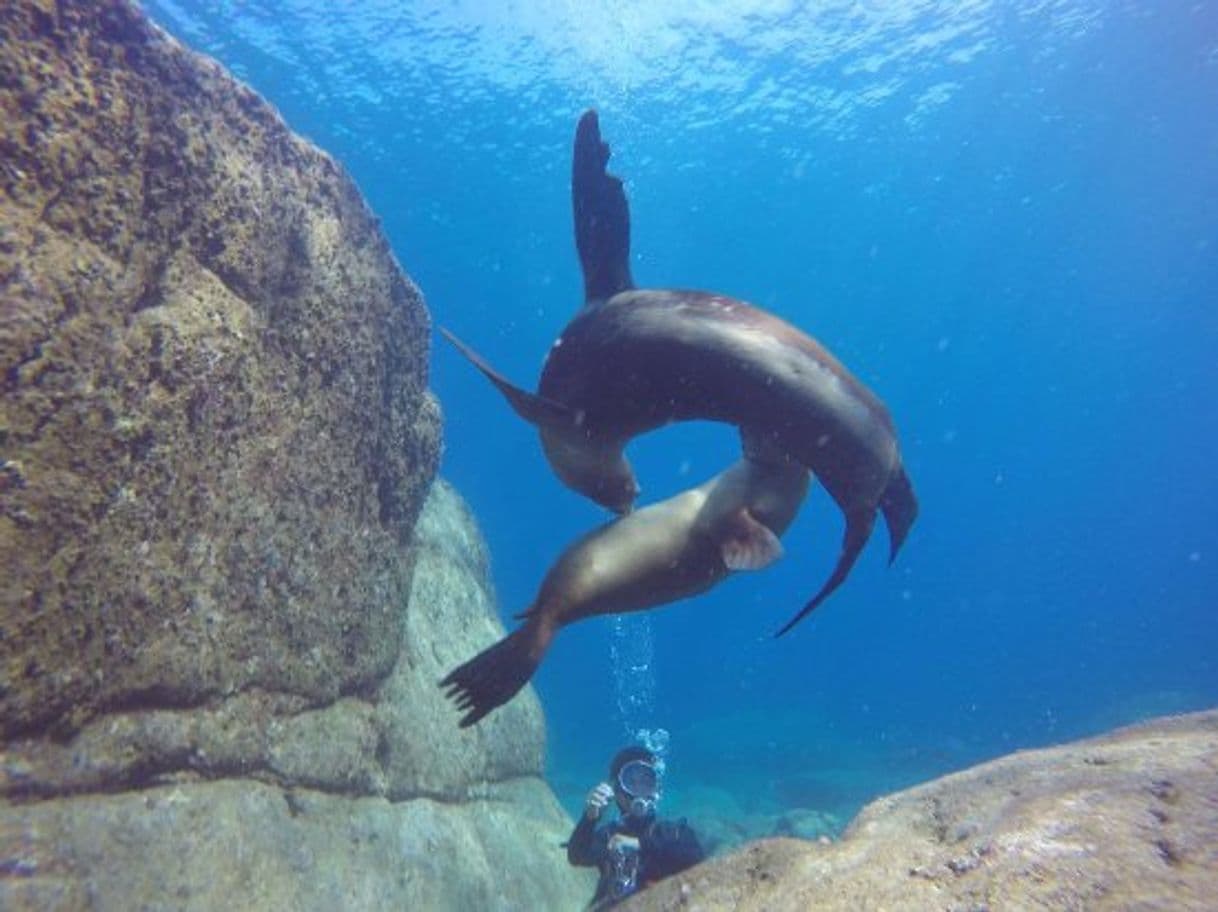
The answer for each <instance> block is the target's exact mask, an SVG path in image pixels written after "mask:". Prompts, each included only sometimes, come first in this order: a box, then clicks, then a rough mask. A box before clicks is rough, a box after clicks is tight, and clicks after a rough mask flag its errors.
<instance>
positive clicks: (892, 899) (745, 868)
mask: <svg viewBox="0 0 1218 912" xmlns="http://www.w3.org/2000/svg"><path fill="white" fill-rule="evenodd" d="M1216 895H1218V710H1215V711H1210V712H1204V713H1195V714H1193V715H1188V716H1178V717H1169V718H1165V719H1160V720H1156V721H1153V722H1147V723H1145V724H1142V725H1136V726H1132V727H1130V728H1126V729H1121V730H1118V731H1116V732H1114V733H1112V734H1110V735H1105V736H1102V737H1098V738H1092V739H1089V740H1086V741H1079V742H1076V743H1073V744H1067V745H1064V746H1061V747H1054V748H1048V749H1045V750H1036V751H1024V752H1020V753H1017V754H1013V755H1011V756H1008V757H1003V758H1001V759H998V760H994V761H992V762H990V763H984V764H982V765H980V766H977V767H974V768H972V769H968V770H965V771H964V772H960V773H956V774H954V775H951V776H946V777H944V778H942V779H938V780H935V781H933V782H929V783H927V784H925V785H921V786H918V787H916V788H912V789H908V790H907V791H903V792H899V793H897V794H895V795H891V796H888V797H886V798H881V799H879V800H878V801H875V802H873V803H872V804H870V805H868V806H867V807H866V808H864V809H863V811H862V812H861V813H860V814H859V815H858V817H857V818H855V820H854V822H853V823H851V825H850V827H849V828H848V829H847V830H846V832H845V834H844V835H843V837H842V839H841V840H840V841H839V842H836V843H832V844H828V845H824V844H818V843H809V842H804V841H800V840H791V839H772V840H763V841H761V842H756V843H752V844H751V845H749V846H747V847H746V848H744V849H742V850H740V851H738V852H736V853H734V854H732V855H728V856H724V857H722V858H719V859H714V860H711V861H709V862H707V863H705V864H703V865H700V866H699V867H697V868H694V869H693V870H691V871H689V872H686V873H685V874H684V875H680V876H678V877H674V878H672V879H670V880H668V881H665V882H663V883H661V884H658V885H656V886H655V887H653V888H651V889H650V890H647V891H646V892H644V893H641V894H639V895H638V896H637V897H634V898H633V899H632V900H631V901H630V902H628V903H626V904H625V905H623V906H622V908H623V910H625V909H631V910H661V909H701V910H706V912H712V910H728V909H731V910H742V912H743V910H763V909H764V910H767V912H771V910H772V912H781V910H792V912H794V910H804V909H824V910H836V909H840V910H857V909H889V910H903V909H908V910H911V912H913V910H919V912H920V910H924V909H946V910H959V912H965V910H987V909H992V910H1000V909H1172V910H1198V912H1200V910H1204V909H1212V908H1213V907H1214V904H1213V900H1214V897H1215V896H1216Z"/></svg>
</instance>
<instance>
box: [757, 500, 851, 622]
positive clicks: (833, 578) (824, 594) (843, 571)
mask: <svg viewBox="0 0 1218 912" xmlns="http://www.w3.org/2000/svg"><path fill="white" fill-rule="evenodd" d="M874 526H875V511H874V510H869V511H868V512H866V513H856V514H854V515H850V514H847V516H846V533H845V535H843V536H842V550H841V553H840V554H839V555H838V557H837V565H836V566H835V567H834V568H833V572H832V573H831V574H829V579H827V580H826V581H825V584H824V585H823V586H821V587H820V592H818V593H816V595H814V596H812V600H811V601H809V602H808V604H806V605H804V607H803V608H802V609H800V612H799V614H797V615H795V617H793V618H791V620H789V621H787V622H786V624H784V625H783V627H782V629H781V630H779V631H778V633H776V634H774V636H775V637H780V636H782V635H783V634H784V633H786V632H787V631H788V630H790V629H791V628H792V627H794V626H795V625H796V624H798V623H799V622H800V621H802V620H803V619H804V618H805V617H807V616H808V614H810V613H811V612H812V610H813V609H814V608H816V606H817V605H819V604H820V603H821V602H823V601H824V600H825V599H827V598H828V597H829V596H830V595H831V594H832V593H833V590H834V589H836V588H837V587H838V586H840V585H841V584H842V583H844V582H845V581H846V577H847V576H849V575H850V569H851V568H852V567H853V566H854V562H855V561H856V560H858V557H859V555H860V554H862V553H863V546H864V545H866V544H867V539H868V538H870V537H871V530H872V528H873V527H874Z"/></svg>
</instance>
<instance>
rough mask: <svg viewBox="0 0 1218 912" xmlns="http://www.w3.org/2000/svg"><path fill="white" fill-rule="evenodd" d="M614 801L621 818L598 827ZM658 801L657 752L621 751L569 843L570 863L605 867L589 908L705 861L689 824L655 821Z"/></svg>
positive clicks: (587, 804) (635, 748)
mask: <svg viewBox="0 0 1218 912" xmlns="http://www.w3.org/2000/svg"><path fill="white" fill-rule="evenodd" d="M610 798H613V799H616V801H617V807H618V811H619V812H620V813H621V817H620V819H619V820H616V821H614V822H612V823H608V824H606V825H605V826H601V827H598V826H597V821H598V820H600V817H601V814H602V812H603V811H604V809H605V807H606V806H607V805H608V804H609V799H610ZM659 800H660V775H659V771H658V770H657V768H656V756H655V754H653V753H652V752H651V751H649V750H647V749H646V748H643V747H638V746H632V747H627V748H624V749H622V750H620V751H618V753H617V756H615V757H614V758H613V762H612V763H611V764H610V765H609V781H608V782H602V783H600V784H599V785H597V786H595V787H594V788H593V789H592V791H590V792H589V793H588V797H587V800H586V802H585V804H584V814H583V816H582V817H580V820H579V823H577V824H576V825H575V830H574V832H572V833H571V839H570V841H569V842H568V843H567V860H568V861H569V862H570V863H571V864H573V865H577V866H587V867H591V866H595V867H597V868H599V869H600V880H599V881H598V882H597V885H596V893H595V895H594V896H593V897H592V903H591V905H590V906H589V908H591V909H607V908H609V907H610V906H612V905H614V904H615V903H617V902H619V901H620V900H622V899H625V898H626V897H627V896H630V895H631V894H632V893H635V892H637V891H639V890H641V889H643V888H644V887H647V886H649V885H650V884H653V883H655V882H656V881H658V880H662V879H664V878H665V877H671V876H672V875H673V874H677V873H679V872H681V871H684V870H685V869H686V868H689V867H692V866H693V865H696V864H697V863H698V862H700V861H701V860H702V859H703V858H705V857H706V856H705V853H704V852H703V851H702V846H701V845H700V844H699V842H698V837H697V836H696V835H695V834H694V831H693V830H692V829H691V828H690V826H689V825H688V824H687V823H686V822H685V821H684V820H680V821H677V822H673V821H669V820H659V819H657V818H656V804H657V803H658V802H659Z"/></svg>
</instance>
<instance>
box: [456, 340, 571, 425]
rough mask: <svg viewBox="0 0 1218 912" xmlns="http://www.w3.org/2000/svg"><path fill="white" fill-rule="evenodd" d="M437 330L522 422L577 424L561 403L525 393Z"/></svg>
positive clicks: (466, 347)
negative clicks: (496, 390) (478, 371)
mask: <svg viewBox="0 0 1218 912" xmlns="http://www.w3.org/2000/svg"><path fill="white" fill-rule="evenodd" d="M438 328H439V330H440V334H441V335H442V336H444V338H445V339H447V340H448V341H449V342H451V343H452V344H453V347H455V348H456V349H457V351H459V352H460V353H461V354H463V355H464V356H465V357H466V358H467V359H468V360H469V362H470V363H471V364H473V365H474V367H476V368H478V370H480V371H482V373H483V374H484V375H485V376H486V378H487V379H488V380H490V381H491V383H493V384H495V388H496V389H498V390H499V392H501V393H502V394H503V398H504V399H506V400H507V401H508V405H510V406H511V407H512V409H513V410H514V411H515V412H516V414H517V415H519V416H520V417H521V418H523V419H524V420H525V421H528V422H529V423H530V424H535V425H537V426H538V427H555V426H562V425H570V424H575V423H577V421H576V419H577V416H576V414H575V412H574V410H573V409H569V408H567V407H566V406H565V405H563V404H562V403H561V402H555V401H554V400H553V399H547V398H546V397H545V396H538V395H537V394H536V393H530V392H529V391H528V390H523V389H521V388H520V387H518V386H516V385H515V384H514V383H512V381H510V380H508V379H507V378H506V377H504V376H503V374H501V373H499V371H497V370H495V369H494V368H493V367H491V366H490V364H489V363H487V361H486V359H484V358H483V357H482V356H481V355H479V354H478V353H477V352H476V351H474V350H473V349H472V348H470V347H469V346H468V345H466V344H465V343H464V342H462V341H461V340H460V339H458V338H457V337H456V336H455V335H453V334H452V333H451V332H449V331H448V330H447V329H445V328H444V327H443V326H441V327H438Z"/></svg>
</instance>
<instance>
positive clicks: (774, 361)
mask: <svg viewBox="0 0 1218 912" xmlns="http://www.w3.org/2000/svg"><path fill="white" fill-rule="evenodd" d="M608 160H609V147H608V145H607V144H606V143H604V142H602V140H601V136H600V128H599V126H598V124H597V117H596V112H595V111H588V112H586V113H585V114H584V115H583V117H582V118H581V119H580V122H579V126H578V129H577V131H576V136H575V154H574V163H573V167H572V178H571V192H572V202H573V208H574V214H575V240H576V246H577V248H578V250H579V256H580V263H581V265H582V267H583V274H584V292H585V298H586V303H585V304H584V307H583V308H582V309H581V310H580V311H579V313H578V314H576V316H575V319H573V320H572V321H571V322H570V323H569V324H568V325H567V327H566V329H564V330H563V332H562V335H560V336H559V337H558V339H557V340H556V341H555V342H554V345H553V347H552V348H551V349H550V352H549V354H548V355H547V357H546V362H545V366H544V367H543V369H542V373H541V379H540V382H539V383H538V389H537V393H536V394H534V393H530V392H527V391H526V390H523V389H521V388H519V387H517V386H515V385H513V384H512V383H511V382H509V381H508V380H506V379H505V378H504V377H502V376H501V375H500V374H498V373H497V372H496V371H495V370H494V369H493V368H491V366H490V365H489V364H487V363H486V362H485V361H483V360H482V359H481V358H480V357H478V355H476V354H475V353H474V352H473V351H472V350H470V349H469V348H468V347H467V346H465V345H464V344H462V343H461V342H460V341H458V340H457V339H456V338H454V337H453V336H452V335H451V334H450V333H447V332H445V335H446V336H447V337H448V338H449V339H450V340H451V341H452V342H453V343H454V344H455V345H456V346H457V347H458V348H459V349H460V350H461V351H462V353H464V354H465V355H466V356H467V357H468V358H469V359H470V360H471V361H473V363H474V364H475V365H476V366H477V367H478V368H479V369H480V370H481V371H482V372H483V373H484V374H486V376H487V377H489V378H490V379H491V381H492V382H493V383H494V384H495V385H496V386H497V387H498V388H499V390H500V391H501V392H502V393H503V394H504V396H505V397H506V398H507V400H508V402H509V403H510V404H511V405H512V407H513V408H514V409H515V410H516V411H517V412H518V413H519V414H520V415H521V416H522V417H524V418H526V419H527V420H529V421H531V422H533V423H534V424H536V425H537V426H538V428H539V430H540V432H541V442H542V447H543V448H544V450H545V453H546V457H547V459H548V460H549V462H550V465H551V466H552V467H553V469H554V471H555V473H556V474H557V475H558V476H559V478H561V479H562V481H563V482H565V483H566V484H567V485H568V486H570V487H572V488H574V489H575V490H577V491H579V492H581V493H583V494H585V495H587V496H588V497H590V498H592V499H593V500H595V501H596V502H597V503H600V504H603V505H604V506H606V507H609V508H610V509H613V510H617V511H619V512H620V511H625V510H628V509H630V506H631V504H632V503H633V501H634V498H635V497H636V496H637V493H638V485H637V484H636V482H635V478H634V472H633V470H632V469H631V468H630V465H629V463H628V462H627V461H626V458H625V456H624V454H623V450H624V448H625V446H626V444H627V443H629V441H630V440H631V439H632V438H634V437H636V436H638V435H639V434H642V433H645V432H647V431H650V430H652V429H654V428H658V427H660V426H662V425H665V424H669V423H671V422H674V421H684V420H691V419H707V420H715V421H725V422H728V423H731V424H735V425H737V426H738V427H739V428H740V430H741V433H742V435H743V437H744V439H745V440H746V442H747V441H750V440H753V441H757V442H759V443H761V444H764V445H767V446H777V447H778V448H780V449H781V450H783V451H785V452H786V453H788V454H790V456H791V457H792V458H794V459H795V460H797V461H798V462H800V463H801V464H803V465H805V466H807V467H808V468H810V469H811V470H812V471H813V472H815V473H816V475H817V477H818V478H819V479H820V480H821V482H822V483H823V484H824V486H825V488H826V490H828V492H829V494H830V496H832V497H833V499H834V501H835V502H836V503H837V505H838V507H839V508H840V509H841V511H842V513H843V514H844V515H845V519H846V529H845V535H844V537H843V541H842V550H841V553H840V554H839V556H838V559H837V563H836V565H835V567H834V569H833V572H832V574H831V575H830V577H829V579H828V580H827V581H826V582H825V583H824V585H823V586H822V587H821V589H820V590H819V591H818V592H817V593H816V595H815V596H813V598H812V599H811V600H810V601H809V602H808V603H807V604H806V605H805V606H804V608H803V609H802V610H801V611H800V612H799V613H798V614H797V615H796V616H795V617H794V618H792V619H791V621H790V622H788V623H787V624H786V625H785V626H784V627H783V628H782V629H781V630H780V631H779V635H781V634H782V633H785V632H786V631H787V630H790V629H791V627H793V626H794V625H795V624H796V623H797V622H798V621H799V620H800V619H801V618H803V617H804V616H805V615H806V614H808V612H810V611H811V610H812V609H813V608H815V607H816V606H817V605H819V604H820V603H821V602H822V601H823V600H824V599H825V598H826V597H827V596H828V595H829V594H830V593H831V592H833V590H834V589H836V588H837V587H838V586H839V585H841V583H842V582H843V581H844V580H845V579H846V576H847V575H848V574H849V572H850V569H851V567H853V566H854V562H855V560H856V559H857V558H858V555H859V554H860V553H861V552H862V550H863V546H864V545H865V544H866V543H867V539H868V538H869V537H870V535H871V530H872V527H873V526H874V524H875V516H876V513H877V511H882V512H883V514H884V519H885V522H886V523H887V525H888V534H889V542H890V550H889V560H890V561H891V560H892V559H893V558H895V557H896V555H897V552H898V551H899V550H900V547H901V544H902V542H904V540H905V536H906V535H907V534H908V532H909V529H910V526H912V525H913V522H914V519H915V518H916V516H917V513H918V504H917V500H916V498H915V497H914V493H913V488H912V486H911V485H910V482H909V478H908V477H907V476H906V474H905V470H904V467H903V465H902V462H901V454H900V449H899V447H898V444H897V437H896V430H895V428H894V427H893V423H892V419H891V418H890V417H889V414H888V410H887V409H886V408H885V407H884V405H883V403H882V402H880V400H879V399H878V398H876V396H875V395H874V394H872V392H871V391H870V390H868V389H867V388H866V387H865V386H863V384H862V383H860V382H859V381H858V380H857V379H856V378H855V377H854V376H853V375H852V374H851V373H850V372H849V371H848V370H847V369H846V368H845V367H844V366H843V365H842V364H841V362H839V361H838V360H837V359H836V358H834V357H833V355H831V354H830V353H829V352H828V351H827V350H826V349H825V348H824V347H823V346H822V345H821V344H820V343H818V342H817V341H816V340H815V339H813V338H811V337H810V336H808V335H807V334H805V333H803V332H802V331H800V330H799V329H797V328H795V327H794V326H792V325H791V324H789V323H786V322H785V321H783V320H780V319H779V318H778V317H775V316H773V315H772V314H770V313H767V312H766V311H764V310H761V309H759V308H757V307H754V306H752V305H751V304H747V303H745V302H744V301H739V300H736V299H734V298H729V297H725V296H723V295H718V294H711V293H707V292H703V291H675V290H644V289H636V288H635V287H634V280H633V279H632V277H631V274H630V264H629V256H630V215H629V210H628V207H627V203H626V194H625V192H624V191H623V189H622V183H621V181H620V180H619V179H618V178H617V177H614V176H613V175H611V174H609V173H608V172H607V171H606V170H605V166H606V164H607V163H608Z"/></svg>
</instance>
